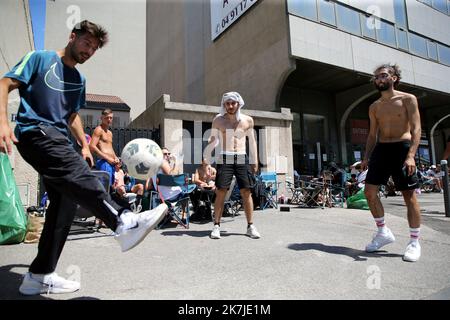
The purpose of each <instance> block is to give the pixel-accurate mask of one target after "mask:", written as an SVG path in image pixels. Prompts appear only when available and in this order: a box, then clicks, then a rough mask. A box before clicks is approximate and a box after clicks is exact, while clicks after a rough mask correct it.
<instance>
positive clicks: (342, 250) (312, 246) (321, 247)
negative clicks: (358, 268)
mask: <svg viewBox="0 0 450 320" xmlns="http://www.w3.org/2000/svg"><path fill="white" fill-rule="evenodd" d="M287 247H288V248H289V249H291V250H296V251H307V250H317V251H322V252H326V253H331V254H339V255H343V256H348V257H350V258H353V259H354V260H355V261H366V260H367V258H381V257H389V258H397V257H403V255H400V254H395V253H385V252H386V251H377V252H374V253H370V252H366V251H362V250H356V249H352V248H347V247H341V246H327V245H325V244H322V243H292V244H290V245H288V246H287Z"/></svg>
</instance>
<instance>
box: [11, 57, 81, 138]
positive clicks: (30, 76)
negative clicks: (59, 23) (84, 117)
mask: <svg viewBox="0 0 450 320" xmlns="http://www.w3.org/2000/svg"><path fill="white" fill-rule="evenodd" d="M5 77H6V78H12V79H16V80H18V81H20V82H21V83H22V84H21V86H20V87H19V93H20V106H19V111H18V114H17V118H16V122H17V125H16V129H15V134H16V136H17V138H19V139H20V134H21V133H23V132H25V131H27V130H29V129H31V128H35V127H36V126H37V125H39V124H43V125H48V126H54V127H55V128H56V129H58V130H59V131H60V132H61V133H63V134H64V135H65V136H67V137H68V131H67V126H68V120H69V118H70V116H71V115H72V114H73V113H75V112H78V110H80V108H84V107H85V105H86V79H85V78H84V76H83V75H82V74H81V73H80V72H79V71H78V70H77V69H75V68H70V67H68V66H66V65H65V64H64V63H63V62H62V60H61V58H60V57H59V56H58V54H57V53H56V52H55V51H31V52H29V53H28V54H27V55H25V57H23V58H22V60H21V61H20V62H19V63H18V64H17V65H16V66H14V68H12V70H11V71H10V72H8V73H6V74H5Z"/></svg>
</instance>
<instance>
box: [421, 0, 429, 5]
mask: <svg viewBox="0 0 450 320" xmlns="http://www.w3.org/2000/svg"><path fill="white" fill-rule="evenodd" d="M419 1H420V2H423V3H425V4H427V5H429V6H431V0H419Z"/></svg>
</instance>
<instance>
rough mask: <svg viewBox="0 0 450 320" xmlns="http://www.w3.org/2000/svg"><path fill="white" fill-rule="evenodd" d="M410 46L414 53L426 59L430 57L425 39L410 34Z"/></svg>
mask: <svg viewBox="0 0 450 320" xmlns="http://www.w3.org/2000/svg"><path fill="white" fill-rule="evenodd" d="M409 46H410V50H411V52H412V53H414V54H417V55H419V56H421V57H424V58H427V57H428V50H427V41H426V40H425V38H423V37H421V36H419V35H417V34H414V33H411V32H410V33H409Z"/></svg>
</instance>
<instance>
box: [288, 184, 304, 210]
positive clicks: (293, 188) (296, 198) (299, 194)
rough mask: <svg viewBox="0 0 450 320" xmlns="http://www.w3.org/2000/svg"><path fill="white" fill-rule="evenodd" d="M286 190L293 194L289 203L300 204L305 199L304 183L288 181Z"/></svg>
mask: <svg viewBox="0 0 450 320" xmlns="http://www.w3.org/2000/svg"><path fill="white" fill-rule="evenodd" d="M286 190H287V191H288V193H290V194H291V198H290V201H289V203H291V204H300V203H302V201H303V189H302V185H301V184H300V183H299V184H298V185H296V184H295V183H292V182H290V181H286Z"/></svg>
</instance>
